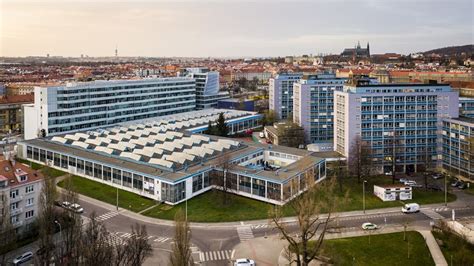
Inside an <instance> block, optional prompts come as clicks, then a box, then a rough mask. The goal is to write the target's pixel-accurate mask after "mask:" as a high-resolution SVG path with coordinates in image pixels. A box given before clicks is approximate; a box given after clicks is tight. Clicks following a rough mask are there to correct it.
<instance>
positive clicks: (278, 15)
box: [0, 0, 473, 57]
mask: <svg viewBox="0 0 474 266" xmlns="http://www.w3.org/2000/svg"><path fill="white" fill-rule="evenodd" d="M453 2H454V3H453ZM1 9H2V10H3V11H2V12H1V13H2V17H1V18H0V21H1V26H0V27H1V31H0V32H2V37H1V42H0V56H44V55H46V54H50V55H59V56H74V57H78V56H80V55H81V54H83V55H88V56H114V55H115V49H116V46H117V45H118V55H119V56H165V57H172V56H177V57H207V56H211V57H265V56H284V55H298V54H310V53H312V54H317V53H334V54H338V53H340V52H342V50H343V49H344V48H346V47H353V46H354V45H355V44H356V43H357V42H358V41H360V43H361V45H362V46H365V44H366V43H367V42H370V44H371V50H372V52H373V53H385V52H398V53H403V54H408V53H414V52H420V51H426V50H430V49H435V48H440V47H446V46H453V45H464V44H470V43H472V42H473V35H472V25H473V23H472V14H471V11H472V9H473V5H472V2H471V1H465V0H456V1H424V0H423V1H416V2H415V3H412V2H409V1H400V2H398V3H391V2H389V1H385V0H383V1H373V0H372V1H369V0H366V1H345V2H344V1H314V2H309V1H299V2H296V3H295V2H289V1H278V2H273V1H264V0H262V1H244V2H238V1H231V2H228V1H225V2H224V1H219V0H215V1H205V2H202V3H201V2H199V3H198V2H196V1H192V0H188V1H178V2H170V1H152V0H149V1H141V2H138V3H132V2H131V1H109V0H101V1H98V2H92V1H88V0H79V1H78V0H76V1H61V2H60V1H57V0H49V1H34V0H30V1H10V0H6V1H3V2H2V3H1ZM433 14H435V15H433ZM436 14H442V16H440V15H436ZM31 43H35V45H31Z"/></svg>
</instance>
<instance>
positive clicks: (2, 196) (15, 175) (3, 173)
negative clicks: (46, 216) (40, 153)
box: [0, 159, 43, 232]
mask: <svg viewBox="0 0 474 266" xmlns="http://www.w3.org/2000/svg"><path fill="white" fill-rule="evenodd" d="M42 184H43V175H42V174H41V173H40V172H37V171H36V170H32V169H31V168H29V167H27V166H26V165H23V164H21V163H18V162H15V161H10V160H5V159H2V160H1V161H0V215H8V216H9V217H10V222H11V224H12V226H13V228H15V230H16V231H17V232H22V231H23V230H24V229H28V226H29V225H30V224H31V223H32V222H34V221H35V219H36V217H37V216H38V213H39V195H40V193H41V188H42ZM3 208H8V209H7V210H4V209H3Z"/></svg>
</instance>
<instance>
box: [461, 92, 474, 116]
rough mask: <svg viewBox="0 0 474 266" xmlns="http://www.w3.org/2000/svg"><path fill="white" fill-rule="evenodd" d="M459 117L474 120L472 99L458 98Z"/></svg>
mask: <svg viewBox="0 0 474 266" xmlns="http://www.w3.org/2000/svg"><path fill="white" fill-rule="evenodd" d="M459 115H461V116H465V117H471V118H474V98H470V97H459Z"/></svg>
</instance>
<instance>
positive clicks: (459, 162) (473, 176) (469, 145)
mask: <svg viewBox="0 0 474 266" xmlns="http://www.w3.org/2000/svg"><path fill="white" fill-rule="evenodd" d="M442 158H443V168H444V169H445V170H446V171H447V172H448V173H450V174H453V175H455V176H457V177H461V178H464V179H468V180H471V181H472V180H474V118H464V117H462V118H452V119H444V120H443V154H442Z"/></svg>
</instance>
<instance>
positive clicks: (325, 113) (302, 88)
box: [293, 74, 346, 150]
mask: <svg viewBox="0 0 474 266" xmlns="http://www.w3.org/2000/svg"><path fill="white" fill-rule="evenodd" d="M345 81H346V79H344V78H336V75H335V74H317V75H305V76H303V77H302V78H301V79H300V80H299V81H296V82H295V83H294V85H293V122H295V123H297V124H298V125H300V126H301V127H303V129H304V131H305V140H306V142H307V143H319V144H327V145H326V146H327V150H333V138H334V91H342V88H343V85H344V82H345Z"/></svg>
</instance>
